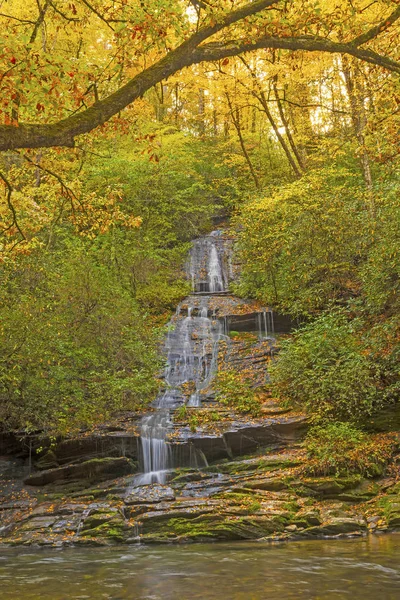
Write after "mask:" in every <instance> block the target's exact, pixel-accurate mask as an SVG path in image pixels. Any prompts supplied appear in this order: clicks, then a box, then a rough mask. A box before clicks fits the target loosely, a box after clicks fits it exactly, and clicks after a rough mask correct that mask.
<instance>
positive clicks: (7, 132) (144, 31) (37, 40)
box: [0, 0, 400, 150]
mask: <svg viewBox="0 0 400 600" xmlns="http://www.w3.org/2000/svg"><path fill="white" fill-rule="evenodd" d="M6 10H7V12H5V13H2V14H1V19H2V21H3V22H4V29H3V31H4V32H5V33H3V40H2V41H3V47H4V51H3V54H2V57H1V59H2V63H3V64H2V72H3V75H2V88H3V89H2V94H3V95H4V100H3V102H2V107H1V110H2V113H3V115H4V121H5V124H4V125H0V150H8V149H18V148H41V147H55V146H70V147H72V146H74V144H75V141H76V137H77V136H79V135H81V134H85V133H88V132H90V131H92V130H93V129H95V128H96V127H99V126H101V125H104V123H106V122H107V121H109V120H110V119H111V118H112V117H114V116H115V115H118V113H120V111H122V110H123V109H124V108H126V107H127V106H129V105H131V104H132V103H133V102H135V101H136V100H137V99H138V98H140V97H141V96H143V94H144V93H145V92H146V91H148V90H149V89H151V88H152V87H153V86H155V85H156V84H158V83H160V82H162V81H164V80H166V79H167V78H168V77H170V76H171V75H173V74H174V73H176V72H178V71H180V70H182V69H183V68H184V67H190V66H191V65H195V64H198V63H202V62H210V61H221V60H222V61H226V60H228V59H229V57H231V56H236V55H240V54H243V53H246V52H249V51H255V50H260V49H269V50H273V49H274V50H289V51H301V52H318V53H321V52H327V53H335V54H342V55H343V54H345V55H350V56H352V57H355V58H357V59H360V60H361V61H365V62H367V63H369V64H372V65H378V66H380V67H382V68H383V69H384V70H388V71H390V72H394V73H399V72H400V62H399V60H398V59H399V57H398V48H397V47H396V44H395V42H396V39H398V35H399V27H398V19H399V17H400V7H399V6H398V3H397V2H388V1H387V0H380V1H378V2H373V3H370V4H366V3H365V2H364V1H363V0H356V1H355V2H352V1H344V2H343V1H342V2H337V3H336V2H335V3H332V2H329V1H326V0H320V1H317V2H314V0H313V1H310V0H293V1H287V0H257V1H255V2H240V1H239V2H231V1H219V2H215V3H214V2H198V1H193V2H190V3H189V6H188V4H187V3H186V2H181V1H174V2H170V1H169V0H168V2H165V1H164V0H152V1H151V2H145V3H144V2H136V1H134V2H127V1H123V0H122V1H121V2H112V3H110V4H109V5H106V6H104V3H103V2H99V1H98V0H92V1H91V2H87V1H86V0H81V1H78V0H77V1H76V2H75V3H71V2H67V1H66V0H62V1H60V0H54V1H53V2H51V1H47V0H44V1H43V3H40V2H34V1H33V0H29V1H28V2H25V3H24V4H23V5H21V3H20V2H18V1H13V0H11V1H10V2H7V4H6ZM6 91H8V94H5V92H6Z"/></svg>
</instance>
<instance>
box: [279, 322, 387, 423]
mask: <svg viewBox="0 0 400 600" xmlns="http://www.w3.org/2000/svg"><path fill="white" fill-rule="evenodd" d="M359 328H360V323H359V322H358V321H357V320H353V321H350V320H349V319H348V317H347V315H346V313H345V311H342V310H335V311H334V312H332V313H330V314H325V315H323V316H321V317H320V318H318V319H317V320H315V321H314V322H313V323H311V324H309V325H307V326H305V327H303V328H302V329H300V330H298V331H297V332H296V333H295V334H294V336H293V338H291V339H288V340H285V341H284V342H283V343H282V351H281V353H280V354H279V358H278V360H277V361H276V363H275V364H274V365H272V366H271V368H270V375H271V387H272V392H273V393H274V395H275V396H276V397H278V398H279V399H281V400H283V401H285V402H287V403H295V404H301V405H303V406H305V407H306V408H307V410H308V411H309V413H310V414H311V417H312V419H313V420H314V421H318V420H319V419H321V418H326V417H329V418H333V419H336V420H351V421H360V420H362V419H363V418H364V417H365V416H367V415H369V414H371V412H372V411H373V410H374V408H376V406H377V404H378V393H377V385H378V383H379V381H378V376H377V374H376V373H375V372H374V371H373V369H372V368H371V367H372V365H371V363H370V361H369V358H368V356H367V355H366V354H367V353H366V349H365V347H364V346H363V344H362V343H361V341H360V336H359Z"/></svg>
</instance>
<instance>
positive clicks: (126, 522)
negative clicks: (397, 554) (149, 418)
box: [0, 406, 400, 547]
mask: <svg viewBox="0 0 400 600" xmlns="http://www.w3.org/2000/svg"><path fill="white" fill-rule="evenodd" d="M210 410H211V409H210ZM213 410H215V408H214V409H213ZM269 410H270V411H274V410H275V412H276V411H278V412H279V407H271V406H270V409H269ZM223 423H224V424H222V421H221V423H220V424H219V431H213V430H212V429H208V428H207V427H204V428H203V430H202V431H198V432H196V433H192V434H191V437H190V440H189V441H190V443H193V444H198V446H197V447H198V448H201V451H202V453H203V454H204V457H205V458H206V460H207V463H208V466H202V467H201V468H177V469H175V470H173V471H171V473H170V476H169V481H168V483H166V484H157V483H153V484H151V485H144V486H140V485H137V484H136V483H135V481H136V479H135V478H136V475H135V473H136V472H137V470H138V463H137V440H138V438H137V433H135V432H134V431H133V430H134V421H133V419H132V421H131V427H132V431H130V432H129V431H128V430H125V431H121V429H122V427H119V428H118V430H112V427H111V426H110V429H111V430H110V431H101V432H97V433H92V434H91V435H86V436H82V437H81V438H76V439H73V440H64V441H61V442H60V443H59V444H58V445H56V446H55V447H53V449H52V450H51V452H48V453H47V455H46V460H48V461H50V460H52V461H54V463H55V464H57V466H53V467H52V468H46V469H41V470H35V471H34V472H31V473H30V474H28V473H27V470H28V467H27V466H26V459H25V458H22V457H20V458H18V457H16V456H15V455H13V456H8V457H4V458H3V460H2V463H1V464H2V467H3V484H2V485H3V488H2V498H1V502H0V515H1V531H0V534H1V536H2V537H1V542H2V543H3V544H6V545H19V544H22V545H32V544H39V545H47V546H55V547H58V546H64V545H87V544H89V545H109V544H116V543H128V544H137V543H172V542H193V541H222V540H243V539H264V540H274V541H275V540H290V539H306V538H315V537H326V536H328V537H338V536H339V537H341V536H362V535H366V534H368V533H382V532H385V531H387V530H390V529H394V528H397V527H399V526H400V483H399V482H397V480H396V478H395V477H394V476H393V477H391V478H390V477H385V478H383V477H381V478H375V479H366V478H363V477H361V476H359V475H353V476H349V477H308V476H306V475H305V470H304V467H305V466H306V458H305V456H304V452H303V450H302V448H301V439H302V436H303V435H304V431H305V427H306V418H305V417H304V415H302V414H298V413H293V412H287V413H285V414H283V415H276V414H275V415H270V416H268V415H264V416H263V417H262V418H260V419H256V420H255V419H241V420H238V419H237V417H235V416H234V415H231V419H230V420H229V418H228V415H226V414H225V415H224V421H223ZM213 427H214V426H213ZM175 436H176V440H177V441H176V443H177V445H179V443H180V442H179V440H183V439H185V444H187V443H188V437H187V431H186V428H185V427H178V426H177V427H176V431H175ZM182 444H183V442H182ZM44 462H45V461H44Z"/></svg>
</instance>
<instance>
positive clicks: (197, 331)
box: [134, 231, 273, 485]
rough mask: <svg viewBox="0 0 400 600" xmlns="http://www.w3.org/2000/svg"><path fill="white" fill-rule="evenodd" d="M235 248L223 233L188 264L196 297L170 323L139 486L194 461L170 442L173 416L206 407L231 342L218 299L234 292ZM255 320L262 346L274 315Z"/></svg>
mask: <svg viewBox="0 0 400 600" xmlns="http://www.w3.org/2000/svg"><path fill="white" fill-rule="evenodd" d="M231 248H232V244H231V240H229V238H227V237H226V236H224V235H223V234H222V232H221V231H214V232H212V233H211V234H210V235H208V236H205V237H203V238H199V239H197V240H195V241H194V242H193V246H192V249H191V251H190V255H189V260H188V263H187V276H188V279H190V280H191V281H192V289H193V295H192V296H189V297H188V298H186V299H185V300H183V302H181V304H180V305H179V306H178V307H177V310H176V313H175V315H174V316H173V317H172V319H171V321H170V323H169V328H168V334H167V336H166V341H165V355H166V367H165V370H164V382H165V386H164V390H163V391H162V393H160V394H159V395H158V397H157V398H156V400H155V401H154V403H153V408H154V412H153V413H151V414H148V415H146V416H145V417H143V419H142V421H141V427H140V452H139V457H140V462H141V467H142V474H140V475H138V476H137V477H136V478H135V481H134V485H149V484H152V483H161V484H163V483H165V482H166V481H167V479H168V473H169V471H171V470H172V469H173V468H174V467H176V466H183V464H182V462H181V461H182V460H183V461H187V460H188V457H187V453H186V455H185V453H184V452H183V453H182V452H181V450H182V448H178V447H177V444H175V446H174V444H173V442H170V441H169V440H168V436H169V433H170V432H171V431H172V418H171V416H172V412H173V411H174V410H175V409H176V408H178V407H179V406H182V405H183V404H186V405H187V406H189V407H199V406H201V398H202V393H203V392H204V390H206V389H207V388H208V387H209V386H210V384H211V382H212V380H213V377H214V375H215V373H216V371H217V369H218V353H219V344H220V341H221V339H225V340H228V339H229V337H228V336H229V330H230V327H231V320H230V317H229V316H224V317H222V318H220V319H218V318H217V312H216V309H215V303H213V294H218V293H221V292H227V290H228V284H229V280H230V278H231V276H232V274H233V269H232V261H231ZM255 318H256V327H257V329H258V335H259V339H260V341H261V340H263V339H265V338H267V337H268V334H269V333H270V332H271V333H272V332H273V317H272V312H271V311H270V310H264V311H263V312H259V313H258V314H257V315H255ZM253 322H254V321H253ZM232 328H233V326H232ZM252 331H253V330H252ZM185 389H186V390H190V392H188V391H186V392H185ZM177 462H179V465H178V464H176V463H177ZM189 462H190V466H193V467H197V466H198V464H200V463H202V464H204V457H203V458H202V457H201V456H198V455H196V452H195V451H194V449H190V457H189Z"/></svg>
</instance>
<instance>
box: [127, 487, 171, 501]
mask: <svg viewBox="0 0 400 600" xmlns="http://www.w3.org/2000/svg"><path fill="white" fill-rule="evenodd" d="M166 500H175V494H174V491H173V489H172V488H171V487H168V486H165V485H157V484H153V485H151V486H140V487H135V488H133V489H131V490H130V491H129V493H128V494H127V496H125V498H124V502H125V504H128V505H129V504H142V503H153V502H154V503H156V502H165V501H166Z"/></svg>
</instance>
